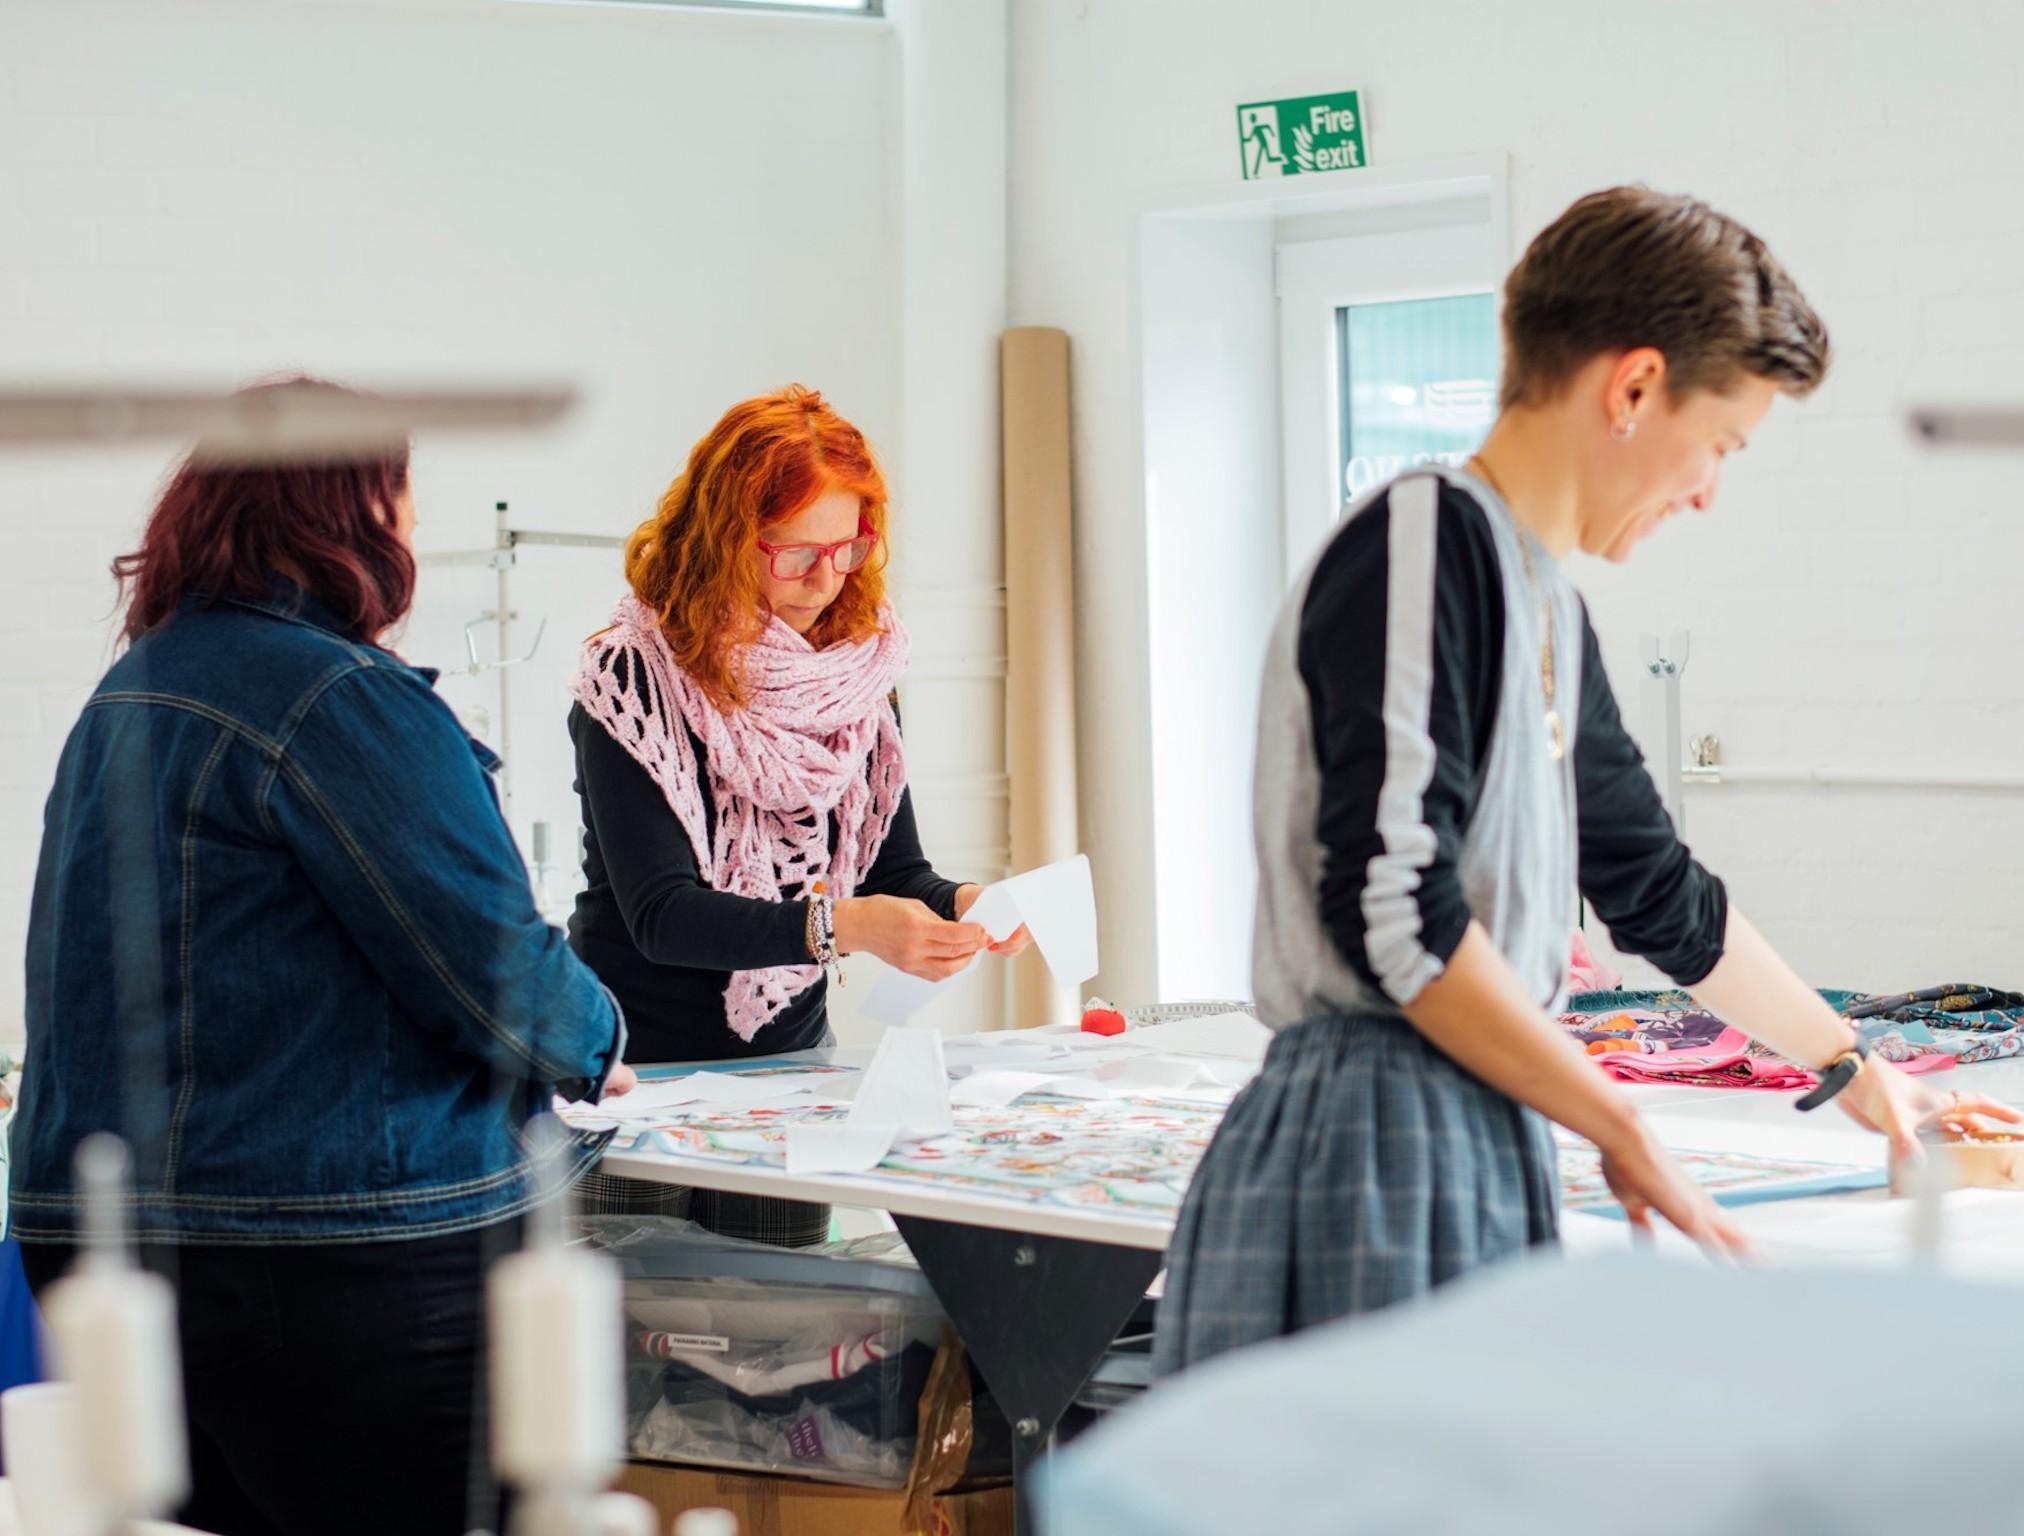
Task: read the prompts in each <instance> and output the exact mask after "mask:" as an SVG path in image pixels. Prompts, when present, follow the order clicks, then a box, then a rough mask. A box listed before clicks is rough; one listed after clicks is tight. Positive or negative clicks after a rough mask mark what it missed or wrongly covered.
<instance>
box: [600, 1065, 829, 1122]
mask: <svg viewBox="0 0 2024 1536" xmlns="http://www.w3.org/2000/svg"><path fill="white" fill-rule="evenodd" d="M816 1075H817V1074H811V1073H802V1074H798V1079H797V1080H795V1081H789V1080H788V1079H787V1078H786V1077H785V1076H784V1075H783V1076H780V1077H738V1076H736V1075H735V1074H733V1073H729V1072H691V1073H689V1074H688V1075H687V1076H685V1077H671V1078H667V1079H664V1080H662V1081H659V1082H652V1083H641V1084H640V1085H639V1086H638V1087H636V1088H634V1089H633V1090H632V1091H631V1092H630V1093H622V1094H619V1095H618V1096H617V1097H616V1098H613V1099H609V1100H607V1101H606V1104H607V1107H608V1108H610V1109H613V1110H617V1111H621V1112H624V1113H629V1114H646V1113H651V1112H652V1111H655V1110H661V1109H675V1108H678V1107H680V1106H681V1105H684V1104H763V1103H765V1102H767V1101H768V1100H769V1099H784V1098H787V1097H788V1096H789V1095H790V1094H794V1093H798V1092H800V1091H802V1090H803V1089H805V1088H808V1087H810V1086H812V1082H811V1079H812V1078H813V1077H814V1076H816Z"/></svg>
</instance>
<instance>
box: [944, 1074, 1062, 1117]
mask: <svg viewBox="0 0 2024 1536" xmlns="http://www.w3.org/2000/svg"><path fill="white" fill-rule="evenodd" d="M1059 1081H1060V1079H1058V1078H1056V1077H1052V1076H1050V1075H1049V1074H1047V1073H1045V1072H973V1073H971V1074H970V1076H968V1077H966V1078H964V1079H963V1080H962V1081H961V1082H960V1083H958V1084H956V1086H955V1087H953V1088H951V1089H950V1090H949V1102H950V1103H951V1104H967V1105H972V1106H975V1107H977V1108H981V1109H1003V1108H1004V1107H1005V1106H1006V1105H1008V1104H1010V1103H1011V1102H1012V1101H1013V1100H1014V1099H1016V1098H1018V1097H1019V1096H1020V1095H1021V1094H1027V1093H1035V1092H1039V1093H1052V1092H1054V1084H1056V1083H1057V1082H1059Z"/></svg>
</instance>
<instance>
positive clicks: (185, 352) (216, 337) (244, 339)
mask: <svg viewBox="0 0 2024 1536" xmlns="http://www.w3.org/2000/svg"><path fill="white" fill-rule="evenodd" d="M895 70H896V60H895V57H894V50H893V48H892V38H891V33H890V29H889V28H887V27H886V26H884V25H883V24H880V23H868V24H852V23H845V22H836V21H815V22H810V21H808V20H807V19H805V18H795V19H792V20H790V19H787V18H769V19H765V20H756V19H751V18H739V17H726V16H721V15H711V14H708V13H698V12H692V11H659V10H651V9H640V10H628V9H615V8H606V7H582V8H578V7H544V6H533V5H506V4H494V3H489V0H486V3H478V0H404V3H403V4H400V5H398V6H395V5H386V4H375V3H371V0H338V3H328V4H315V5H312V4H305V3H299V0H173V3H158V0H0V380H5V381H7V382H14V381H19V380H29V379H37V380H39V379H48V378H90V377H95V376H103V375H105V374H107V373H113V374H116V375H119V376H122V377H131V376H138V377H141V378H152V379H196V380H201V381H204V382H207V383H215V384H219V385H228V386H229V385H231V384H234V383H237V382H240V381H243V380H245V379H247V378H251V377H257V376H260V375H264V374H267V373H271V372H275V371H279V370H285V369H295V368H307V369H310V370H312V371H316V372H321V373H324V374H327V375H329V376H333V377H338V378H358V379H360V380H361V381H363V382H368V383H371V382H380V383H387V382H401V381H419V380H429V379H473V378H476V379H504V378H520V377H536V378H548V377H562V378H569V379H573V380H575V381H577V382H578V383H579V384H580V385H581V386H582V387H583V388H584V391H585V401H584V404H583V406H582V408H581V409H580V410H579V411H578V413H577V414H576V416H575V417H574V418H573V419H572V420H571V421H570V423H568V424H567V425H566V426H565V427H564V428H563V429H562V430H560V431H558V432H556V433H554V434H551V435H548V436H545V437H543V438H540V439H530V440H525V441H506V440H489V441H481V440H477V439H466V440H461V441H451V440H445V441H443V442H441V443H430V442H423V443H421V444H419V445H418V451H417V456H416V480H417V489H418V495H419V499H420V503H421V514H422V530H421V534H420V542H421V543H422V545H423V547H424V548H433V549H445V548H457V547H465V546H471V545H478V544H485V543H488V542H489V541H490V539H491V530H492V519H491V506H492V503H493V501H494V500H496V499H499V498H501V497H505V498H507V499H510V500H511V501H512V502H513V503H514V505H515V508H516V514H517V516H516V521H522V522H523V523H524V524H526V525H531V526H536V527H543V528H555V529H562V530H576V531H586V532H599V533H613V534H618V533H625V532H629V531H630V530H631V528H632V526H633V525H634V524H635V523H636V522H637V521H638V520H639V519H640V518H641V517H643V516H645V515H646V514H647V513H648V512H649V511H651V509H652V507H653V504H654V502H655V500H656V498H657V497H658V495H659V493H660V491H661V489H662V488H663V487H664V486H665V484H666V482H667V480H668V479H669V478H670V477H671V476H672V475H673V473H674V472H675V470H676V469H677V468H678V467H679V464H680V461H681V459H682V458H683V457H684V456H685V455H686V453H687V450H688V447H689V445H690V443H691V442H692V441H693V440H694V439H695V438H696V437H698V436H699V435H700V434H701V433H702V432H703V431H704V430H705V429H706V428H707V427H708V426H709V424H710V423H711V422H712V421H714V420H715V418H716V417H717V415H718V414H719V413H720V412H721V411H722V410H723V408H724V407H725V406H726V405H728V404H729V403H730V402H731V401H733V400H735V399H738V398H740V397H742V396H744V395H747V394H750V393H753V392H755V391H757V390H760V389H764V388H770V387H774V386H777V385H779V384H782V383H785V382H787V381H789V380H791V379H803V380H806V381H808V382H810V383H814V384H818V385H820V386H821V387H823V388H824V389H826V390H827V391H829V392H830V393H831V395H832V397H833V398H835V399H836V400H837V401H838V403H839V405H840V406H841V407H842V408H843V409H845V410H846V411H848V412H849V413H851V414H852V415H853V416H854V417H855V418H856V419H858V420H859V421H860V422H861V424H862V425H863V426H864V427H865V428H866V430H867V431H868V432H870V433H871V434H872V435H873V436H874V438H875V439H885V438H888V437H889V436H890V434H891V432H892V430H893V428H894V426H895V422H896V417H897V366H898V340H897V337H898V324H897V312H898V301H899V295H898V281H897V277H896V259H895V258H896V252H897V244H898V242H897V234H896V229H895V217H896V215H895V209H894V203H895V192H894V176H895V172H894V162H895V159H896V154H895V150H894V140H893V135H894V133H895V131H896V129H895V123H894V119H893V115H892V109H891V106H890V102H891V99H892V96H893V85H894V79H895ZM776 105H785V106H788V107H791V108H792V111H791V113H789V114H788V116H786V117H784V118H782V119H781V120H780V122H781V124H782V126H780V127H778V128H769V127H767V118H766V116H765V113H766V109H767V108H768V107H770V106H776ZM166 465H167V457H166V455H165V453H163V452H161V451H156V450H145V451H138V452H120V453H113V454H107V453H98V454H90V455H81V454H71V453H38V454H33V455H25V454H10V455H5V456H0V955H4V956H5V957H6V959H5V962H4V967H0V1038H5V1037H8V1036H12V1035H14V1034H17V1033H18V1029H19V1020H20V1007H21V988H20V985H19V981H18V976H19V964H20V961H19V957H20V954H21V950H22V943H23V936H24V932H25V922H26V912H27V902H28V892H29V888H30V882H31V878H32V874H33V870H34V863H35V855H36V849H37V842H38V837H39V831H40V825H41V812H42V803H43V800H44V798H45V796H46V794H47V792H48V788H49V784H50V781H51V778H52V776H53V771H54V765H55V761H56V755H57V752H58V750H59V748H60V746H61V743H62V740H63V737H64V735H65V734H66V733H67V731H68V730H69V728H70V726H71V724H72V722H73V721H74V720H75V718H76V715H77V711H78V708H79V705H80V703H81V701H82V700H83V698H84V697H85V696H86V694H87V693H88V691H89V690H90V688H91V686H92V685H93V683H94V682H95V681H96V680H97V678H98V676H99V675H100V673H101V672H102V671H103V669H104V667H105V666H106V664H107V663H108V661H109V659H110V655H111V651H110V646H109V632H110V630H109V625H108V623H107V619H108V616H109V613H110V610H111V607H112V603H113V587H112V582H111V579H110V577H109V576H108V574H107V567H108V564H109V562H110V561H111V559H112V558H113V556H114V555H115V554H117V553H119V552H120V551H121V550H123V549H126V548H128V547H130V546H131V545H132V543H133V541H134V540H135V538H136V535H137V532H138V529H139V525H140V521H141V519H142V517H143V516H144V514H145V512H146V510H147V507H148V504H149V501H150V499H151V495H152V493H153V491H154V490H155V489H156V487H157V486H158V485H159V483H160V481H161V478H162V476H163V473H164V470H165V468H166ZM619 587H620V578H619V574H618V568H617V556H616V555H615V554H603V555H591V554H581V553H577V552H573V551H552V552H551V551H537V552H534V553H532V554H530V555H529V556H528V557H527V558H526V561H525V564H524V565H523V567H522V572H521V574H520V575H519V576H518V577H516V583H515V591H514V601H515V605H516V607H518V608H519V609H520V610H521V612H522V613H523V614H524V615H526V622H525V623H524V624H523V626H522V628H521V630H520V634H521V636H522V637H523V639H524V638H529V637H531V635H532V629H533V622H534V619H535V618H536V617H537V616H538V615H540V614H542V613H546V614H547V615H548V616H549V619H550V625H549V634H548V642H547V647H546V650H545V654H544V657H543V659H542V661H541V663H540V664H539V665H538V666H535V667H530V668H528V669H526V670H525V671H524V672H521V673H518V674H516V675H515V676H514V678H513V680H512V686H513V687H514V689H515V695H514V703H515V708H516V711H517V716H518V718H517V720H516V725H515V745H516V752H515V756H516V758H517V759H519V763H520V789H521V814H520V816H519V817H518V818H516V823H517V825H516V830H517V831H518V832H519V833H520V835H521V837H522V839H523V842H524V841H525V838H526V831H527V826H528V824H529V823H530V822H531V821H532V820H533V819H534V818H535V817H536V816H541V817H543V818H545V819H547V820H549V821H551V822H552V823H553V824H554V825H555V827H556V829H557V834H556V845H557V850H558V854H559V856H560V857H562V858H564V859H565V860H566V859H567V858H568V857H569V855H570V852H571V850H573V847H574V829H575V826H576V822H577V811H576V804H575V798H574V796H573V794H572V793H571V792H570V781H569V774H570V764H569V751H568V742H567V739H566V737H565V736H564V734H563V732H562V717H563V714H564V712H565V710H566V708H567V699H566V696H565V694H564V691H563V683H564V679H565V678H566V675H567V662H568V658H569V656H570V655H571V653H572V652H573V650H574V647H575V645H576V643H577V642H578V641H579V640H580V639H581V638H582V637H583V636H584V635H585V634H587V633H589V632H590V631H591V630H592V629H595V628H597V627H598V626H599V625H600V624H601V623H602V621H603V615H604V614H605V613H606V612H607V611H608V609H609V606H610V604H611V602H612V600H613V599H614V598H615V597H616V595H617V593H618V591H619ZM489 606H491V592H490V590H489V586H488V584H487V583H485V582H484V581H483V580H482V579H480V578H477V577H473V576H471V575H470V574H469V573H463V572H425V573H424V578H423V582H422V587H421V594H420V600H419V603H418V607H417V611H416V614H415V616H414V619H413V622H412V623H411V624H410V626H409V628H408V631H407V635H406V637H405V639H404V641H403V646H404V649H405V650H406V652H407V654H409V655H410V657H411V658H412V659H415V660H418V661H430V662H436V663H445V662H452V663H453V662H455V661H456V660H457V659H458V657H459V656H460V654H461V650H462V639H461V634H460V626H461V624H462V621H463V619H464V618H466V617H468V616H469V615H470V614H472V613H475V612H476V611H478V610H479V609H481V608H485V607H489ZM444 692H445V695H446V696H447V697H449V698H450V699H451V700H452V702H453V703H455V704H457V705H458V706H459V707H463V706H467V705H470V704H473V703H480V704H487V705H490V704H491V703H492V702H493V701H494V700H496V692H495V682H494V679H492V678H486V679H482V680H474V679H470V678H466V677H457V676H451V677H449V678H447V679H446V682H445V685H444ZM416 793H418V794H425V793H427V786H424V785H418V786H416ZM564 879H565V884H570V883H572V881H573V875H571V874H569V873H566V874H565V877H564Z"/></svg>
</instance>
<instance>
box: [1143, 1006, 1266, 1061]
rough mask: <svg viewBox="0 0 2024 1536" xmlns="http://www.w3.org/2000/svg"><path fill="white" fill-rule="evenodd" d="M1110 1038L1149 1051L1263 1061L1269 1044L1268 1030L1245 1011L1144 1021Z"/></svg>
mask: <svg viewBox="0 0 2024 1536" xmlns="http://www.w3.org/2000/svg"><path fill="white" fill-rule="evenodd" d="M1112 1038H1113V1039H1115V1040H1119V1041H1123V1042H1125V1043H1128V1044H1131V1045H1136V1046H1142V1047H1144V1048H1145V1049H1147V1050H1153V1051H1178V1052H1180V1053H1181V1054H1183V1055H1186V1056H1236V1057H1239V1058H1241V1059H1242V1060H1245V1061H1263V1060H1264V1059H1265V1048H1266V1047H1267V1046H1268V1045H1270V1044H1271V1043H1272V1031H1271V1030H1269V1029H1267V1028H1266V1027H1265V1026H1264V1025H1263V1024H1260V1023H1259V1022H1258V1021H1257V1020H1256V1019H1254V1018H1252V1017H1251V1016H1250V1015H1249V1014H1248V1013H1214V1014H1209V1015H1208V1016H1206V1017H1204V1018H1199V1019H1175V1020H1173V1021H1172V1022H1170V1023H1166V1024H1146V1025H1142V1026H1140V1027H1139V1028H1137V1029H1128V1030H1126V1031H1125V1032H1124V1033H1123V1034H1121V1035H1115V1036H1113V1037H1112Z"/></svg>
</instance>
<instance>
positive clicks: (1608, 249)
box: [1502, 187, 1828, 409]
mask: <svg viewBox="0 0 2024 1536" xmlns="http://www.w3.org/2000/svg"><path fill="white" fill-rule="evenodd" d="M1634 347H1656V348H1657V349H1658V350H1659V351H1660V352H1662V353H1664V354H1665V359H1666V382H1667V385H1668V388H1669V390H1670V392H1671V393H1673V394H1674V395H1679V394H1684V393H1685V392H1687V391H1688V390H1694V389H1713V390H1717V391H1723V390H1727V389H1730V388H1733V387H1734V386H1735V385H1736V384H1738V383H1740V382H1741V381H1742V378H1743V376H1745V375H1751V374H1754V375H1755V376H1756V377H1758V378H1762V379H1769V380H1770V381H1771V382H1772V383H1774V384H1776V385H1777V386H1778V387H1779V388H1780V389H1781V390H1783V391H1784V392H1785V393H1786V394H1788V395H1793V396H1800V395H1805V394H1808V393H1810V392H1811V391H1812V390H1813V388H1814V387H1815V386H1816V385H1818V384H1819V383H1820V381H1821V379H1822V378H1824V377H1825V376H1826V374H1827V361H1828V348H1827V327H1826V326H1825V325H1823V324H1822V323H1821V320H1820V316H1819V315H1817V314H1815V313H1814V312H1813V306H1812V305H1810V304H1808V303H1807V302H1806V295H1805V294H1803V293H1801V292H1800V291H1799V285H1798V284H1797V283H1795V282H1793V281H1792V279H1791V277H1790V276H1789V275H1788V274H1787V273H1786V271H1785V269H1784V268H1783V267H1782V266H1780V265H1779V264H1778V261H1777V258H1776V257H1774V256H1773V255H1772V254H1771V252H1770V250H1769V249H1767V248H1766V246H1765V244H1764V242H1763V241H1762V240H1759V239H1758V238H1757V237H1756V236H1755V235H1753V234H1752V233H1750V231H1749V230H1748V229H1745V228H1744V227H1743V226H1742V225H1741V224H1739V223H1737V222H1736V221H1735V220H1734V219H1732V218H1729V217H1728V216H1727V215H1725V214H1720V213H1717V212H1716V211H1715V210H1714V209H1712V208H1710V207H1709V206H1708V205H1707V204H1706V203H1703V202H1697V201H1696V200H1695V199H1693V198H1691V197H1680V196H1675V195H1672V194H1668V193H1664V192H1654V191H1652V190H1651V188H1649V187H1611V188H1610V189H1609V190H1608V191H1606V192H1591V193H1590V194H1589V195H1588V196H1587V197H1584V198H1582V199H1581V200H1580V201H1579V202H1577V203H1575V204H1574V206H1573V207H1571V208H1569V209H1568V210H1567V211H1566V212H1565V213H1563V214H1561V216H1560V217H1559V218H1557V219H1555V220H1554V221H1553V222H1552V223H1551V224H1549V225H1547V226H1546V228H1545V229H1543V230H1541V231H1540V233H1539V236H1538V238H1536V239H1535V240H1534V241H1533V242H1532V244H1531V245H1529V246H1528V247H1526V250H1525V254H1524V256H1523V257H1521V258H1520V259H1519V262H1518V265H1517V266H1515V267H1513V268H1512V269H1511V275H1510V276H1509V277H1508V278H1506V279H1505V281H1504V383H1503V390H1502V397H1503V398H1502V403H1503V405H1504V406H1505V408H1507V409H1508V408H1509V407H1511V406H1514V405H1536V404H1539V403H1541V402H1543V401H1546V400H1550V399H1552V398H1553V397H1554V396H1555V395H1557V394H1559V393H1560V391H1561V390H1562V389H1564V388H1565V387H1566V386H1567V384H1568V382H1569V381H1570V380H1571V379H1572V378H1573V377H1574V375H1575V373H1576V372H1577V371H1578V370H1579V369H1580V368H1581V367H1582V366H1583V365H1584V364H1585V363H1587V362H1588V360H1589V359H1590V358H1592V357H1594V356H1596V355H1597V354H1598V353H1603V352H1613V351H1629V350H1630V349H1631V348H1634Z"/></svg>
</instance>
